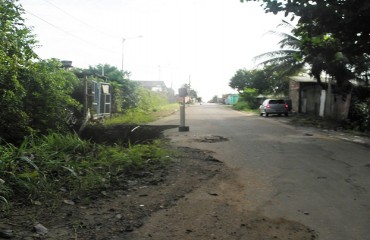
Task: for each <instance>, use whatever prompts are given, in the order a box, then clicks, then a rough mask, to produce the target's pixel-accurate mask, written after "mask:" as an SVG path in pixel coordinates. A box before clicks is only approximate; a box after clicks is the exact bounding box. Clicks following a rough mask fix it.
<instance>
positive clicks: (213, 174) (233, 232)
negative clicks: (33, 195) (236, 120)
mask: <svg viewBox="0 0 370 240" xmlns="http://www.w3.org/2000/svg"><path fill="white" fill-rule="evenodd" d="M173 151H174V152H175V153H176V154H175V156H174V157H173V159H172V162H171V164H169V165H168V166H167V167H161V168H157V169H151V170H150V171H144V172H138V173H136V174H134V175H133V176H130V177H127V178H126V179H125V180H123V182H122V184H121V185H120V186H117V187H116V189H114V190H111V191H105V192H100V193H98V194H94V195H92V196H90V200H89V201H87V202H86V201H85V202H84V201H82V200H81V201H78V200H75V201H74V202H73V203H72V202H68V201H63V199H61V200H60V204H56V205H55V206H43V205H42V203H41V205H34V206H31V207H19V208H15V209H13V210H12V211H11V212H10V213H9V214H8V215H7V216H2V217H1V218H0V238H10V239H28V240H31V239H315V238H316V234H315V232H314V231H312V230H311V229H309V228H307V227H305V226H303V225H302V224H300V223H297V222H291V221H288V220H286V219H268V218H266V217H264V216H262V215H260V214H259V213H258V212H246V211H245V210H244V207H243V205H244V204H245V202H244V201H243V199H244V186H243V185H242V184H241V183H240V182H239V181H238V178H237V177H236V176H235V174H234V171H233V170H232V169H229V168H227V167H226V166H225V165H224V164H223V163H222V162H220V161H218V160H217V159H214V158H213V157H212V153H211V152H204V151H201V150H197V149H190V148H183V147H176V148H175V147H173ZM37 224H39V225H37ZM35 226H36V227H35Z"/></svg>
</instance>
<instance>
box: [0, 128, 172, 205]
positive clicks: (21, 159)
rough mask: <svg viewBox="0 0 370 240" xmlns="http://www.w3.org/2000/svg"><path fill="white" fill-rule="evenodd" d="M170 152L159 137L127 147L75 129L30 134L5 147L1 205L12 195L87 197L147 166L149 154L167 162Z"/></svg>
mask: <svg viewBox="0 0 370 240" xmlns="http://www.w3.org/2000/svg"><path fill="white" fill-rule="evenodd" d="M166 155H167V152H166V151H165V150H164V149H163V148H162V147H161V144H160V142H158V141H156V142H154V143H152V144H150V145H136V146H131V147H130V148H123V147H120V146H111V147H108V146H100V145H96V144H93V143H91V142H89V141H83V140H81V139H80V138H79V137H78V136H77V135H73V134H68V135H60V134H50V135H47V136H43V137H40V138H36V137H28V138H27V139H26V140H25V141H24V142H23V143H22V144H21V145H20V146H19V147H15V146H14V145H12V144H7V145H3V146H0V159H1V161H0V176H1V181H0V199H2V200H3V201H1V200H0V205H1V204H2V205H4V204H5V201H6V202H8V203H9V202H11V201H12V200H13V199H18V200H21V201H24V202H25V203H27V202H28V203H30V202H31V201H35V200H40V201H42V200H44V201H47V200H48V199H52V198H55V197H58V196H60V195H61V194H68V195H69V197H71V198H75V197H77V196H83V195H84V194H85V193H87V192H89V191H96V190H99V189H102V188H106V187H110V186H111V185H112V184H113V183H115V182H116V181H118V178H119V176H120V175H122V174H123V173H126V172H128V171H134V170H138V169H142V168H144V167H147V166H148V164H149V161H148V160H149V159H150V161H151V163H155V162H157V163H162V162H163V161H165V159H166ZM61 189H62V190H63V191H61ZM63 192H64V193H63Z"/></svg>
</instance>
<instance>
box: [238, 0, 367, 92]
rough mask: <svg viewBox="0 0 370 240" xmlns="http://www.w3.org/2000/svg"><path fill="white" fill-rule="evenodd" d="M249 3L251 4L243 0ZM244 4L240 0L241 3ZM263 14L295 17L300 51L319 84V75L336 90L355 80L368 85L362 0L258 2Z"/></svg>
mask: <svg viewBox="0 0 370 240" xmlns="http://www.w3.org/2000/svg"><path fill="white" fill-rule="evenodd" d="M245 1H252V0H245ZM241 2H244V0H241ZM260 2H262V6H263V7H264V9H265V10H266V12H272V13H274V14H277V13H278V12H285V16H288V15H289V14H291V15H292V17H293V18H294V17H295V16H298V17H299V20H298V24H297V28H296V29H295V30H294V31H293V33H294V34H295V36H297V37H299V38H300V39H301V47H300V49H301V50H302V51H303V54H304V55H305V56H306V60H307V62H308V63H310V64H312V70H311V72H312V74H313V75H314V76H315V78H317V79H318V81H320V73H321V71H325V72H327V73H328V74H330V75H331V76H334V77H335V79H336V81H337V84H338V86H339V87H342V86H344V88H345V85H346V84H347V83H348V80H349V79H351V78H353V77H357V78H358V79H361V80H363V81H366V82H367V83H369V80H368V79H369V78H368V77H369V70H368V69H369V60H370V59H369V54H370V44H369V27H368V22H370V15H369V14H368V13H369V11H370V4H369V3H368V1H363V0H347V1H321V0H291V1H283V2H281V1H276V0H260Z"/></svg>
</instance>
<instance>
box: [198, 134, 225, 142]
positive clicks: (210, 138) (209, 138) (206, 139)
mask: <svg viewBox="0 0 370 240" xmlns="http://www.w3.org/2000/svg"><path fill="white" fill-rule="evenodd" d="M195 141H196V142H206V143H216V142H225V141H229V139H228V138H225V137H222V136H216V135H210V136H205V137H202V138H199V139H196V140H195Z"/></svg>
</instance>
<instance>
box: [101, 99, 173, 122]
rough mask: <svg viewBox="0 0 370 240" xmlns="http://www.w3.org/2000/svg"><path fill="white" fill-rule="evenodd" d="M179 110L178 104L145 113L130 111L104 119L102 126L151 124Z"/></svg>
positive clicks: (139, 110) (142, 111) (135, 110)
mask: <svg viewBox="0 0 370 240" xmlns="http://www.w3.org/2000/svg"><path fill="white" fill-rule="evenodd" d="M178 109H179V105H178V103H172V104H167V105H164V106H160V107H156V108H153V109H150V110H147V111H144V110H142V109H130V110H127V111H126V112H125V113H124V114H120V115H116V116H114V117H112V118H109V119H106V120H105V121H104V124H106V125H113V124H145V123H149V122H153V121H155V120H157V119H159V118H161V117H165V116H168V115H170V114H172V113H173V112H175V111H177V110H178Z"/></svg>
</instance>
